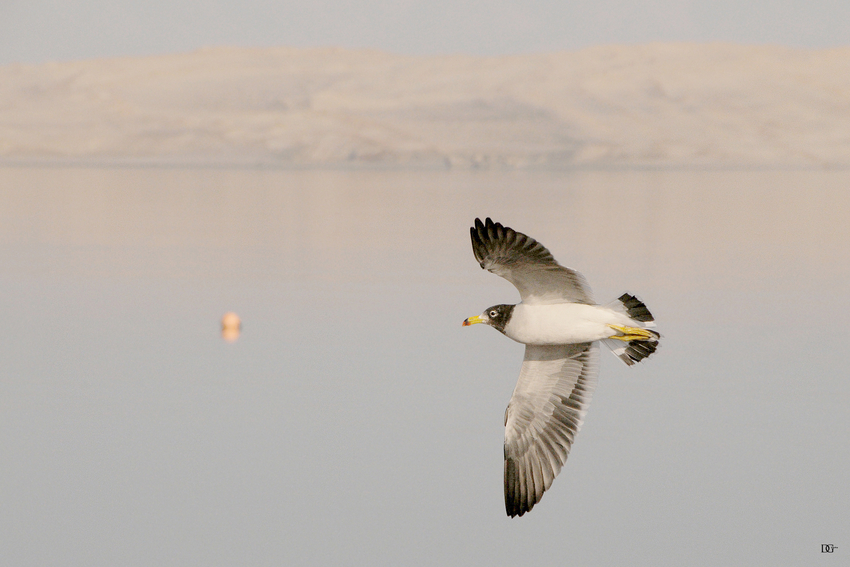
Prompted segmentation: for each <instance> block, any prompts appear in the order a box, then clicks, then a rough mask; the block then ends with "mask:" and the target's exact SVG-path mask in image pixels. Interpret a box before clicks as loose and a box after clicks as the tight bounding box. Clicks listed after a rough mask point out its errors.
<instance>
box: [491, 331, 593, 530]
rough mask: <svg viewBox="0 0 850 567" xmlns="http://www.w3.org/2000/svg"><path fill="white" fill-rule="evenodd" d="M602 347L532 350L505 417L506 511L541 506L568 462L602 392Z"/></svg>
mask: <svg viewBox="0 0 850 567" xmlns="http://www.w3.org/2000/svg"><path fill="white" fill-rule="evenodd" d="M598 371H599V348H598V346H597V344H596V343H580V344H573V345H557V346H534V345H526V347H525V360H524V361H523V363H522V370H521V371H520V373H519V380H518V381H517V384H516V388H515V389H514V394H513V396H511V401H510V403H509V404H508V409H507V411H506V412H505V509H506V511H507V513H508V515H509V516H522V515H523V514H525V513H526V512H528V511H529V510H531V509H532V508H533V507H534V505H535V504H537V503H538V502H540V499H541V498H542V497H543V493H544V492H545V491H546V490H548V489H549V487H550V486H551V485H552V481H553V480H555V477H556V476H558V473H559V472H560V471H561V467H562V466H563V465H564V463H565V462H566V460H567V455H569V453H570V447H571V446H572V444H573V440H574V439H575V436H576V434H577V433H578V431H579V429H580V428H581V424H582V421H583V419H584V415H585V413H586V412H587V406H588V405H589V404H590V398H591V396H592V395H593V391H594V390H595V389H596V376H597V373H598Z"/></svg>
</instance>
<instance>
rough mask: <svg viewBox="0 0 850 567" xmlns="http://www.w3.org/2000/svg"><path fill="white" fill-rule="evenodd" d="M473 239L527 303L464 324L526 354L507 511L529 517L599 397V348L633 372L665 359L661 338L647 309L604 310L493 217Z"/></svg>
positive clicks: (515, 401)
mask: <svg viewBox="0 0 850 567" xmlns="http://www.w3.org/2000/svg"><path fill="white" fill-rule="evenodd" d="M470 234H471V236H472V251H473V253H474V254H475V259H476V260H478V263H479V264H480V265H481V267H482V268H483V269H485V270H488V271H490V272H493V273H494V274H496V275H498V276H502V277H503V278H505V279H506V280H508V281H509V282H511V283H512V284H513V285H514V286H515V287H516V288H517V290H518V291H519V295H520V298H521V300H522V301H521V302H520V303H518V304H516V305H494V306H493V307H489V308H487V309H486V310H485V311H484V312H483V313H482V314H481V315H477V316H475V317H469V318H468V319H466V320H465V321H464V322H463V325H464V326H468V325H474V324H476V323H485V324H487V325H490V326H491V327H494V328H495V329H496V330H497V331H499V332H501V333H502V334H504V335H505V336H507V337H508V338H510V339H513V340H515V341H517V342H519V343H523V344H524V345H525V359H524V360H523V363H522V369H521V370H520V373H519V380H517V384H516V388H514V393H513V395H512V396H511V401H510V402H509V403H508V408H507V410H506V411H505V509H506V511H507V513H508V515H509V516H511V517H513V516H522V515H523V514H525V513H526V512H528V511H529V510H531V509H532V508H533V507H534V505H535V504H537V503H538V502H540V499H541V498H543V493H544V492H545V491H546V490H548V489H549V487H550V486H552V481H553V480H555V477H556V476H558V473H559V472H560V471H561V467H562V466H563V465H564V463H565V462H566V460H567V455H568V454H569V452H570V447H571V446H572V444H573V440H574V439H575V436H576V434H577V433H578V432H579V429H580V428H581V424H582V421H583V420H584V415H585V413H587V407H588V405H589V404H590V398H591V396H592V395H593V391H594V389H595V388H596V377H597V374H598V372H599V348H598V343H599V341H603V342H605V343H606V344H607V345H608V346H609V347H611V349H612V350H613V352H614V354H616V355H617V356H618V357H619V358H620V360H622V361H623V362H625V363H626V364H627V365H629V366H631V365H633V364H635V363H637V362H640V361H641V360H643V359H644V358H646V357H648V356H649V355H651V354H652V353H654V352H655V350H656V349H657V348H658V341H659V339H660V338H661V335H659V334H658V333H657V332H655V331H654V330H652V329H653V328H654V327H655V322H654V319H653V317H652V314H651V313H650V312H649V310H648V309H647V308H646V305H644V304H643V302H642V301H640V300H639V299H637V298H636V297H634V296H633V295H629V294H628V293H624V294H623V295H621V296H620V297H619V298H618V299H616V300H615V301H612V302H611V303H609V304H607V305H597V304H596V303H595V302H594V301H593V296H592V295H591V292H590V287H589V286H588V285H587V282H586V281H585V279H584V276H582V275H581V274H580V273H578V272H576V271H575V270H571V269H569V268H565V267H564V266H561V265H560V264H558V263H557V262H556V261H555V259H554V258H553V257H552V254H551V253H550V252H549V251H548V250H547V249H546V247H545V246H543V245H542V244H540V243H539V242H537V241H536V240H534V239H533V238H531V237H529V236H526V235H525V234H522V233H520V232H517V231H515V230H513V229H511V228H508V227H506V226H503V225H502V224H500V223H497V222H493V221H492V220H490V219H489V218H488V219H487V220H486V221H484V222H481V220H480V219H475V226H473V227H472V228H471V229H470Z"/></svg>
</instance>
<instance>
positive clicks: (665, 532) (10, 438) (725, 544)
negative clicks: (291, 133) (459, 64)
mask: <svg viewBox="0 0 850 567" xmlns="http://www.w3.org/2000/svg"><path fill="white" fill-rule="evenodd" d="M848 188H850V172H847V171H844V172H579V173H551V172H550V173H522V172H518V173H494V172H479V173H475V172H467V173H461V172H292V171H289V172H281V171H245V170H241V171H213V170H180V169H161V170H157V169H85V168H76V169H75V168H70V169H61V168H59V169H56V168H54V169H49V168H47V169H28V168H3V169H0V265H2V266H3V269H2V271H0V294H2V295H0V297H2V300H0V301H2V303H1V304H0V306H1V307H2V313H3V315H4V322H3V331H2V341H0V360H2V370H0V372H2V375H1V376H0V455H2V458H0V495H2V502H0V562H1V563H3V564H4V565H16V566H29V565H32V566H39V567H43V566H46V565H61V566H71V565H80V566H95V565H97V566H100V565H102V566H115V565H121V566H135V565H139V566H151V565H156V566H160V565H169V566H170V565H179V566H185V565H198V566H210V565H252V566H253V565H260V566H264V565H393V566H395V565H517V564H519V563H524V564H531V565H653V566H656V565H683V564H687V565H723V566H726V565H754V564H762V565H804V564H814V562H815V561H822V560H824V557H825V556H821V554H820V546H821V544H824V543H832V544H835V545H838V550H837V551H836V554H835V555H839V554H840V555H846V554H847V553H850V524H848V522H847V510H848V509H850V487H848V484H847V471H848V467H850V441H848V439H850V435H848V434H850V380H848V375H850V372H848V370H847V362H846V353H847V338H846V333H847V324H846V323H847V319H848V314H850V293H848V284H847V282H848V280H850V229H848V226H850V189H848ZM476 216H482V217H483V216H491V217H493V218H494V219H496V220H499V221H501V222H503V223H505V224H508V225H509V226H512V227H514V228H516V229H518V230H521V231H524V232H527V233H529V234H530V235H532V236H533V237H535V238H537V239H538V240H540V241H542V242H543V243H544V244H545V245H546V246H547V247H549V249H550V250H551V251H552V253H553V254H554V255H555V257H556V258H557V259H558V260H559V261H561V263H563V264H565V265H569V266H572V267H574V268H576V269H578V270H580V271H582V272H583V273H584V274H585V275H586V276H587V278H588V280H589V281H590V284H591V285H592V286H593V287H594V291H595V293H596V297H597V300H598V301H600V302H607V301H609V300H610V299H613V298H614V297H616V296H618V295H619V294H621V293H622V292H624V291H630V292H632V293H636V294H638V295H639V296H640V297H641V298H642V299H644V300H645V301H646V303H647V305H648V306H649V307H650V309H651V310H652V311H653V313H654V314H655V316H656V318H657V320H658V322H659V330H660V331H661V332H662V334H663V335H664V338H663V341H662V348H661V349H660V351H659V352H658V354H657V355H656V356H654V357H653V358H651V359H650V360H649V361H647V362H646V363H643V364H641V365H639V366H637V367H634V368H627V367H626V366H624V365H623V364H622V363H620V362H619V361H618V360H617V359H616V358H615V357H613V356H611V355H610V354H607V353H603V363H602V369H601V374H600V385H599V388H598V390H597V392H596V395H595V397H594V400H593V403H592V405H591V408H590V412H589V414H588V418H587V420H586V423H585V426H584V429H583V430H582V432H581V434H580V435H579V437H578V439H577V442H576V444H575V446H574V448H573V451H572V454H571V455H570V458H569V460H568V462H567V465H566V466H565V468H564V470H563V471H562V473H561V475H560V477H559V478H558V479H557V480H556V482H555V483H554V485H553V487H552V489H551V490H550V491H549V492H548V493H547V494H546V496H545V497H544V499H543V501H542V503H541V504H539V505H538V506H537V507H535V509H534V510H533V512H532V513H531V514H529V515H527V516H525V517H523V518H520V519H513V520H510V519H508V518H507V517H506V516H505V513H504V505H503V500H502V439H503V428H502V418H503V413H504V409H505V406H506V404H507V402H508V399H509V397H510V394H511V391H512V389H513V386H514V382H515V380H516V377H517V374H518V371H519V366H520V363H521V359H522V351H523V347H522V346H521V345H518V344H515V343H512V342H511V341H509V340H508V339H506V338H505V337H503V336H501V335H500V334H499V333H497V332H495V331H494V330H493V329H489V328H485V327H483V326H478V327H472V328H466V329H464V328H462V327H461V325H460V323H461V321H462V320H463V319H464V318H465V317H467V316H469V315H473V314H477V313H479V312H480V311H481V310H482V309H484V308H485V307H487V306H489V305H491V304H494V303H503V302H513V301H515V300H516V299H517V294H516V292H515V290H514V289H513V288H512V287H511V286H510V284H508V283H507V282H505V281H503V280H501V279H500V278H497V277H495V276H493V275H491V274H488V273H486V272H484V271H482V270H481V269H480V268H479V267H478V265H477V264H476V262H475V261H474V259H473V257H472V252H471V249H470V245H469V234H468V227H469V226H470V223H471V222H472V221H473V219H474V218H475V217H476ZM229 310H233V311H236V312H237V313H239V315H240V316H241V317H242V321H243V332H242V336H241V337H240V339H239V340H238V341H237V342H235V343H233V344H230V343H227V342H225V341H223V340H222V339H221V337H220V336H219V320H220V318H221V316H222V314H223V313H224V312H226V311H229ZM836 560H839V558H838V557H835V556H831V561H829V562H830V563H831V564H836V563H835V561H836Z"/></svg>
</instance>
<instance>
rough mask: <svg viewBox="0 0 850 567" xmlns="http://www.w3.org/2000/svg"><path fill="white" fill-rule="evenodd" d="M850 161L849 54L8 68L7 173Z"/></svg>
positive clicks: (267, 60) (314, 59) (628, 52)
mask: <svg viewBox="0 0 850 567" xmlns="http://www.w3.org/2000/svg"><path fill="white" fill-rule="evenodd" d="M51 159H58V160H63V161H64V160H77V159H82V160H85V161H113V160H118V161H130V162H133V161H153V162H177V163H187V162H194V163H198V162H200V163H221V164H255V163H257V164H280V165H292V166H340V165H361V164H362V165H380V166H427V167H431V166H435V167H446V166H451V167H626V166H674V167H682V166H767V167H771V166H815V167H821V166H824V167H830V166H850V48H840V49H831V50H799V49H789V48H782V47H752V46H736V45H727V44H651V45H641V46H606V47H594V48H588V49H584V50H581V51H576V52H564V53H552V54H540V55H525V56H516V57H498V58H483V57H471V56H444V57H407V56H399V55H391V54H387V53H382V52H376V51H348V50H342V49H291V48H270V49H237V48H211V49H205V50H201V51H198V52H194V53H187V54H180V55H170V56H161V57H146V58H126V59H107V60H95V61H80V62H68V63H48V64H42V65H9V66H5V67H0V162H2V161H5V162H10V161H11V162H21V161H33V160H35V161H41V160H51Z"/></svg>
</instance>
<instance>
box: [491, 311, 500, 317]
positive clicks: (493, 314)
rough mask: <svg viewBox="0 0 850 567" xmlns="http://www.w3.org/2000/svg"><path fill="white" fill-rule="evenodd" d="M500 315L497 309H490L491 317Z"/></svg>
mask: <svg viewBox="0 0 850 567" xmlns="http://www.w3.org/2000/svg"><path fill="white" fill-rule="evenodd" d="M498 315H499V312H498V311H496V310H495V309H493V310H492V311H490V317H496V316H498Z"/></svg>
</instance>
